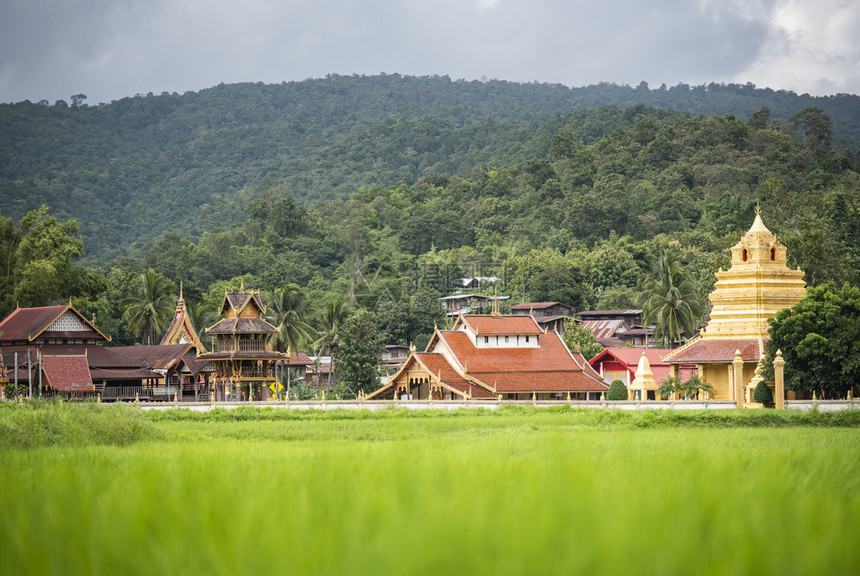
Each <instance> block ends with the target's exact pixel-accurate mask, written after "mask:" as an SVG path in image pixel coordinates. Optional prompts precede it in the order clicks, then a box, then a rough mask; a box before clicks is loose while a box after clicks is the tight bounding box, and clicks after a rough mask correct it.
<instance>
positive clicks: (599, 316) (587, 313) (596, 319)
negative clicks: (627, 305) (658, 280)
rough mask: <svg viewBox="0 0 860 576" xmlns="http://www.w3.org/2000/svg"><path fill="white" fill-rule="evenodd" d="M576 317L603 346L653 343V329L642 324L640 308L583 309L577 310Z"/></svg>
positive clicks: (644, 345) (651, 344) (648, 344)
mask: <svg viewBox="0 0 860 576" xmlns="http://www.w3.org/2000/svg"><path fill="white" fill-rule="evenodd" d="M576 317H577V318H579V319H580V320H582V325H583V327H585V328H588V329H589V330H591V332H592V333H593V334H594V337H595V338H596V339H597V343H598V344H600V345H601V346H603V347H604V348H618V347H621V346H624V345H626V344H629V345H633V346H641V347H647V346H653V344H654V329H653V328H652V327H643V326H642V310H632V309H631V310H583V311H581V312H577V313H576ZM626 333H630V337H629V338H628V339H625V338H624V335H625V334H626Z"/></svg>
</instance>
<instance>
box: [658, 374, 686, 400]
mask: <svg viewBox="0 0 860 576" xmlns="http://www.w3.org/2000/svg"><path fill="white" fill-rule="evenodd" d="M680 382H681V379H680V378H677V377H675V376H666V377H665V378H663V379H662V380H660V386H658V387H657V394H659V395H660V398H662V399H663V400H668V399H669V396H671V395H672V394H673V393H674V392H677V391H678V389H679V384H680Z"/></svg>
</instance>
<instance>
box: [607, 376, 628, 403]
mask: <svg viewBox="0 0 860 576" xmlns="http://www.w3.org/2000/svg"><path fill="white" fill-rule="evenodd" d="M606 399H607V400H627V386H625V385H624V382H622V381H621V380H613V381H612V384H610V385H609V390H608V391H607V392H606Z"/></svg>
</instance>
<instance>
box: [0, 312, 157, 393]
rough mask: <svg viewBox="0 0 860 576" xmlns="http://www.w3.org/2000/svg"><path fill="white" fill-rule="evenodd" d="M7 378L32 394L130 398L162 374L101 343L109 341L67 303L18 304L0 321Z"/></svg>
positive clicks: (150, 386)
mask: <svg viewBox="0 0 860 576" xmlns="http://www.w3.org/2000/svg"><path fill="white" fill-rule="evenodd" d="M0 334H2V335H0V350H2V353H3V356H4V358H3V361H4V364H5V365H6V367H7V374H8V378H9V382H11V383H13V384H17V385H19V386H25V387H26V388H27V394H30V392H31V391H32V394H33V395H34V396H66V397H76V398H86V397H90V398H96V397H99V396H101V397H102V398H112V399H116V398H128V397H130V399H134V398H135V395H134V394H135V393H136V394H141V393H143V392H144V389H145V387H149V388H150V389H151V388H153V387H157V385H158V383H159V382H160V381H161V380H162V379H163V376H164V375H163V374H160V373H158V372H156V371H154V370H152V369H150V367H149V366H147V365H146V364H145V363H140V362H137V361H135V360H134V359H131V358H128V357H126V356H125V355H123V354H122V353H120V352H118V351H117V349H116V348H108V347H105V346H102V344H104V343H107V342H109V341H110V338H108V337H107V336H105V335H104V334H103V333H102V332H101V331H100V330H99V329H98V328H96V327H95V326H94V325H93V323H92V322H91V321H90V320H88V319H87V318H86V317H85V316H84V315H83V314H81V313H80V312H79V311H78V310H76V309H75V308H74V306H72V305H71V303H70V304H68V305H60V306H42V307H37V308H16V309H15V310H14V311H13V312H12V313H11V314H10V315H9V316H7V317H6V318H5V319H4V320H3V322H0Z"/></svg>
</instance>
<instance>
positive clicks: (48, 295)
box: [1, 205, 84, 306]
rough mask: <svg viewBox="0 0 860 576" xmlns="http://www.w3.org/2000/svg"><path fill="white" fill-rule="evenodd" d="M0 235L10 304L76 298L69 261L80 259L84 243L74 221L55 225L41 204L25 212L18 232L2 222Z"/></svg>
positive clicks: (74, 275)
mask: <svg viewBox="0 0 860 576" xmlns="http://www.w3.org/2000/svg"><path fill="white" fill-rule="evenodd" d="M1 233H2V242H3V245H4V252H5V254H3V256H4V260H5V262H4V265H5V267H6V280H7V281H8V282H9V284H7V289H11V296H12V301H13V302H17V303H19V304H20V305H22V306H45V305H47V304H55V303H57V302H59V301H61V300H64V299H66V298H67V297H70V296H76V295H77V294H75V293H74V289H75V288H76V286H77V284H78V282H76V280H77V279H78V278H76V272H75V269H74V268H73V266H72V262H73V261H74V260H76V259H77V258H79V257H80V256H81V254H82V253H83V250H84V244H83V242H82V241H81V240H80V239H79V238H78V224H77V222H76V221H75V220H69V221H67V222H58V221H57V220H56V219H55V218H54V217H53V216H51V215H50V214H48V207H47V206H44V205H43V206H42V207H40V208H39V209H38V210H33V211H31V212H28V213H27V214H26V215H25V216H24V217H23V218H22V219H21V223H20V225H19V226H18V229H17V231H15V230H13V229H12V228H10V222H9V221H4V223H3V224H2V232H1ZM6 294H7V295H10V293H9V292H6ZM7 299H8V298H7Z"/></svg>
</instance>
